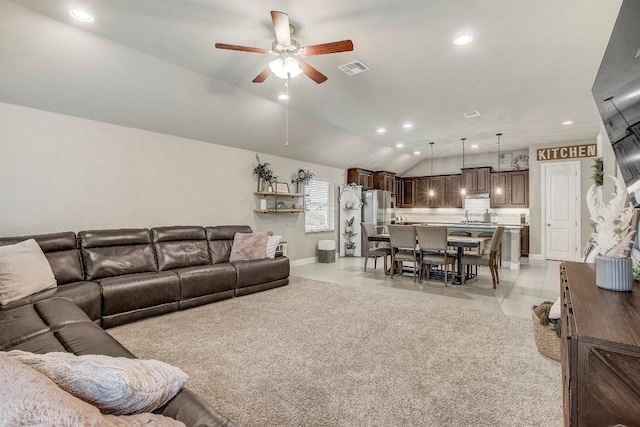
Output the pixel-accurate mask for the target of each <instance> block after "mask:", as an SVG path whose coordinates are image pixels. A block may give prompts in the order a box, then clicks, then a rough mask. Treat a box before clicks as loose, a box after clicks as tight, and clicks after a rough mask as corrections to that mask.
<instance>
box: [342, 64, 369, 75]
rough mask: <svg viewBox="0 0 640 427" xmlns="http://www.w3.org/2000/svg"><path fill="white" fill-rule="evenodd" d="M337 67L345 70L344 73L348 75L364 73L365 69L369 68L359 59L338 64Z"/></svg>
mask: <svg viewBox="0 0 640 427" xmlns="http://www.w3.org/2000/svg"><path fill="white" fill-rule="evenodd" d="M338 68H340V69H341V70H342V71H344V72H345V74H348V75H350V76H355V75H356V74H360V73H364V72H365V71H369V70H370V68H369V67H367V66H366V65H364V64H363V63H362V62H360V61H353V62H349V63H347V64H344V65H341V66H339V67H338Z"/></svg>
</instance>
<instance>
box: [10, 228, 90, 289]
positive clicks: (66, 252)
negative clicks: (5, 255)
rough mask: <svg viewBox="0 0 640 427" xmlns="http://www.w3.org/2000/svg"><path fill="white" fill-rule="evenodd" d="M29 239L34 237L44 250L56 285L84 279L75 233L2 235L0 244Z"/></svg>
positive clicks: (11, 243)
mask: <svg viewBox="0 0 640 427" xmlns="http://www.w3.org/2000/svg"><path fill="white" fill-rule="evenodd" d="M29 239H34V240H35V241H36V242H38V245H40V248H41V249H42V252H44V255H45V256H46V257H47V260H48V261H49V264H50V265H51V270H53V275H54V276H56V280H57V281H58V286H59V285H64V284H67V283H73V282H80V281H82V280H84V273H83V271H82V264H81V262H80V251H79V250H78V249H77V241H76V233H74V232H72V231H66V232H63V233H49V234H35V235H31V236H18V237H2V238H0V246H4V245H13V244H15V243H19V242H24V241H25V240H29Z"/></svg>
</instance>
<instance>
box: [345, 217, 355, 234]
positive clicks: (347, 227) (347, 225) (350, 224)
mask: <svg viewBox="0 0 640 427" xmlns="http://www.w3.org/2000/svg"><path fill="white" fill-rule="evenodd" d="M355 218H356V217H355V216H352V217H351V218H350V219H348V220H346V221H345V223H344V232H345V233H353V220H354V219H355Z"/></svg>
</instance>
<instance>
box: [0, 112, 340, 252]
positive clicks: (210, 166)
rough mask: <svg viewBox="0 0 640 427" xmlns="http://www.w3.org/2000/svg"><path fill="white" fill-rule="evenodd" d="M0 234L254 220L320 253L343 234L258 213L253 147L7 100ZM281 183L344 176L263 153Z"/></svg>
mask: <svg viewBox="0 0 640 427" xmlns="http://www.w3.org/2000/svg"><path fill="white" fill-rule="evenodd" d="M0 153H2V155H0V200H1V201H2V202H1V203H2V205H1V206H2V207H1V209H0V236H13V235H22V234H33V233H50V232H59V231H67V230H70V231H80V230H88V229H105V228H127V227H154V226H163V225H225V224H247V225H250V226H251V227H252V228H253V229H254V230H256V231H268V230H270V231H273V232H274V233H275V234H281V235H283V238H284V240H286V241H288V246H289V248H288V249H289V256H290V258H291V259H293V260H296V259H303V258H309V257H313V256H314V255H315V247H316V242H317V241H318V240H321V239H336V238H337V232H331V233H317V234H305V233H304V214H257V213H254V212H253V209H255V208H257V207H258V204H259V199H258V197H256V196H254V195H253V191H255V190H256V182H255V181H254V180H253V177H252V175H251V172H252V170H253V167H254V165H255V164H256V160H255V154H256V153H255V152H252V151H247V150H242V149H238V148H232V147H227V146H222V145H216V144H212V143H207V142H202V141H196V140H192V139H185V138H179V137H176V136H171V135H164V134H159V133H154V132H149V131H144V130H139V129H134V128H129V127H124V126H118V125H113V124H108V123H103V122H97V121H93V120H88V119H82V118H78V117H72V116H66V115H61V114H56V113H50V112H46V111H42V110H36V109H31V108H26V107H21V106H17V105H13V104H7V103H0ZM260 157H261V160H262V161H268V162H270V163H271V164H272V167H273V169H274V171H275V172H276V174H277V175H278V176H279V177H280V178H281V179H280V180H281V181H284V180H286V181H291V178H292V177H293V176H294V175H295V173H296V172H297V170H298V168H304V169H311V170H312V171H313V172H314V173H315V174H316V176H317V177H318V178H322V179H327V180H332V181H335V182H336V184H340V183H343V182H345V178H346V171H345V170H343V169H337V168H331V167H327V166H321V165H315V164H311V163H304V162H300V161H297V160H291V159H287V158H284V157H276V156H269V155H264V154H261V155H260Z"/></svg>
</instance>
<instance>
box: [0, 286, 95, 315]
mask: <svg viewBox="0 0 640 427" xmlns="http://www.w3.org/2000/svg"><path fill="white" fill-rule="evenodd" d="M49 298H66V299H68V300H70V301H73V303H74V304H76V305H77V306H78V307H80V308H81V309H82V311H84V312H85V313H86V314H87V316H89V318H90V319H91V320H94V321H95V320H99V319H100V315H101V312H102V293H101V290H100V285H98V284H97V283H95V282H76V283H68V284H66V285H63V286H57V287H55V288H51V289H45V290H44V291H41V292H38V293H36V294H33V295H29V296H27V297H24V298H22V299H19V300H17V301H14V302H12V303H9V304H7V305H4V306H2V308H0V310H8V309H11V308H14V307H19V306H21V305H27V304H31V303H33V302H37V301H43V300H45V299H49Z"/></svg>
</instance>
